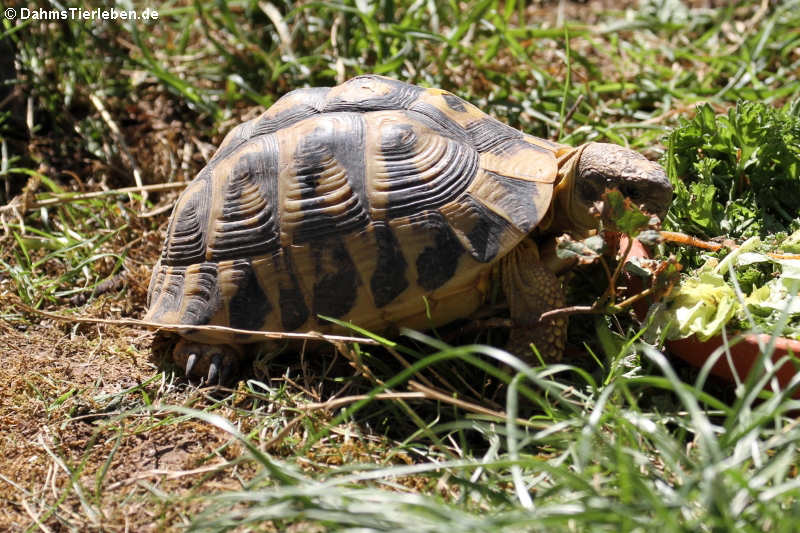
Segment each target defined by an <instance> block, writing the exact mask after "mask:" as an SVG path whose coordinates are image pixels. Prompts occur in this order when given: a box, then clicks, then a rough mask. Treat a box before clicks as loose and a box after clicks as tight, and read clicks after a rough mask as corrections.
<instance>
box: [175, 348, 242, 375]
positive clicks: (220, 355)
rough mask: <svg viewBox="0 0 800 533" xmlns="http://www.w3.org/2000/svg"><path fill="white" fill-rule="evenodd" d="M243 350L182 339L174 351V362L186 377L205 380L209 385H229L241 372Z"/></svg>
mask: <svg viewBox="0 0 800 533" xmlns="http://www.w3.org/2000/svg"><path fill="white" fill-rule="evenodd" d="M242 357H243V350H242V348H241V346H239V345H233V344H204V343H199V342H192V341H190V340H187V339H183V338H182V339H181V340H180V341H178V344H176V345H175V348H174V349H173V351H172V360H173V361H174V362H175V364H176V365H178V366H179V367H181V368H183V369H184V371H185V372H186V377H188V378H190V379H191V378H192V377H199V378H205V382H206V384H208V385H217V384H219V385H223V384H226V383H229V382H230V381H231V378H232V377H233V376H234V375H236V373H237V371H238V370H239V361H240V360H241V359H242Z"/></svg>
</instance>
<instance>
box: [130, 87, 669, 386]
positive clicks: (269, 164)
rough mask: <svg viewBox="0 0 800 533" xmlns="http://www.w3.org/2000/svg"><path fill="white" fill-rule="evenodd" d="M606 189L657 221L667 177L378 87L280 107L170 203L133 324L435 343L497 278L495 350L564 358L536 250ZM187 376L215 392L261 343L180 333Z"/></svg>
mask: <svg viewBox="0 0 800 533" xmlns="http://www.w3.org/2000/svg"><path fill="white" fill-rule="evenodd" d="M607 187H616V188H618V189H619V190H620V191H621V192H622V193H623V194H624V195H626V196H627V197H629V198H631V199H632V200H633V201H634V202H636V203H637V204H639V205H642V206H643V207H644V208H645V209H646V210H647V211H648V212H650V213H653V214H656V215H659V216H662V217H663V215H664V214H665V212H666V210H667V208H668V206H669V202H670V200H671V197H672V188H671V185H670V183H669V180H668V179H667V177H666V175H665V173H664V170H663V169H662V168H661V167H660V166H659V165H658V164H656V163H653V162H651V161H649V160H648V159H646V158H645V157H644V156H642V155H641V154H638V153H636V152H634V151H632V150H629V149H627V148H623V147H621V146H617V145H613V144H606V143H595V142H592V143H588V144H584V145H582V146H579V147H577V148H575V147H572V146H566V145H563V144H558V143H554V142H550V141H547V140H544V139H540V138H537V137H534V136H531V135H526V134H524V133H521V132H520V131H518V130H516V129H514V128H512V127H510V126H507V125H505V124H503V123H501V122H499V121H498V120H496V119H494V118H492V117H490V116H488V115H486V114H484V113H483V112H481V111H480V110H479V109H478V108H477V107H475V106H474V105H472V104H470V103H468V102H466V101H464V100H462V99H461V98H459V97H457V96H455V95H453V94H452V93H450V92H447V91H444V90H440V89H428V88H423V87H418V86H415V85H410V84H407V83H404V82H401V81H397V80H393V79H390V78H385V77H381V76H375V75H365V76H358V77H355V78H353V79H351V80H349V81H347V82H345V83H343V84H341V85H339V86H336V87H332V88H328V87H319V88H305V89H298V90H295V91H292V92H290V93H287V94H286V95H284V96H283V97H281V98H280V99H279V100H277V101H276V102H275V103H274V104H273V105H272V106H271V107H270V108H269V109H267V111H266V112H264V113H263V114H262V115H261V116H259V117H258V118H255V119H253V120H250V121H248V122H245V123H242V124H240V125H238V126H236V127H235V128H234V129H233V130H232V131H230V132H229V133H228V134H227V136H226V137H225V139H224V140H223V142H222V144H221V145H220V146H219V148H218V150H217V151H216V153H215V154H214V156H213V157H212V158H211V159H210V161H209V162H208V164H207V165H206V167H205V168H203V169H202V170H201V171H200V172H199V173H198V175H197V176H196V178H195V179H194V180H193V181H192V182H191V183H190V184H189V186H188V187H187V188H186V189H185V190H184V192H183V193H182V194H181V196H180V197H179V199H178V201H177V203H176V206H175V208H174V211H173V214H172V217H171V219H170V222H169V225H168V228H167V236H166V241H165V244H164V247H163V251H162V253H161V256H160V259H159V260H158V262H157V264H156V265H155V267H154V270H153V275H152V278H151V281H150V286H149V289H148V307H149V309H148V312H147V315H146V317H145V319H146V320H150V321H152V322H157V323H159V324H164V325H166V326H170V325H178V324H180V325H189V326H192V325H204V324H208V325H223V326H229V327H231V328H237V329H240V330H256V331H298V332H303V331H317V332H323V333H324V332H332V331H335V330H336V328H337V326H335V325H332V324H331V322H329V321H328V320H326V319H325V318H324V317H333V318H335V319H338V320H339V321H344V322H350V323H353V324H356V325H358V326H360V327H362V328H366V329H368V330H371V331H384V332H385V331H387V330H388V331H391V330H392V329H393V328H396V327H398V326H405V327H409V328H415V329H430V328H432V327H436V326H440V325H443V324H447V323H449V322H452V321H454V320H456V319H459V318H465V317H469V316H470V315H471V314H472V313H473V312H475V311H476V310H477V309H478V308H479V307H480V306H481V305H482V303H484V302H485V301H486V299H487V294H488V292H489V288H490V276H491V275H492V272H497V273H499V276H500V278H501V282H502V289H503V293H504V295H505V298H506V300H507V303H508V307H509V313H510V317H511V321H512V327H511V331H510V338H509V341H508V349H509V350H510V351H512V352H514V353H517V354H523V355H526V354H527V357H528V358H530V357H531V356H532V355H533V352H532V351H531V348H530V345H531V343H533V344H534V345H535V346H536V347H537V349H538V350H539V352H540V353H541V354H542V355H543V356H544V357H545V358H546V359H547V360H550V361H553V360H558V358H559V357H560V354H561V353H562V351H563V349H564V344H565V337H566V326H567V323H566V319H565V318H563V317H562V318H553V319H549V320H548V319H546V320H543V321H541V322H540V321H539V316H540V315H541V313H543V312H544V311H546V310H548V309H552V308H554V307H558V306H562V305H563V303H564V296H563V290H562V287H561V284H560V282H559V279H558V277H557V275H556V274H557V272H553V269H552V268H548V264H547V262H545V261H543V260H542V258H541V257H540V255H539V252H538V246H537V243H539V242H542V239H545V238H546V237H547V236H548V235H555V234H560V233H564V232H572V233H573V234H584V235H586V234H588V232H590V231H591V230H592V229H594V228H596V225H597V219H596V218H595V217H594V216H592V215H591V214H590V208H591V207H592V206H593V204H594V203H595V202H596V201H598V200H599V198H600V196H601V194H602V193H603V192H604V190H605V189H606V188H607ZM180 335H181V337H182V339H181V340H180V341H179V342H178V344H177V345H176V346H175V349H174V351H173V359H174V360H175V362H176V363H177V364H178V365H179V366H181V367H183V368H184V369H185V371H186V374H187V376H190V377H191V376H192V375H197V376H206V377H207V380H208V381H209V382H216V381H218V380H221V381H225V380H227V379H228V378H229V377H230V375H231V373H232V372H233V371H234V370H235V368H236V367H237V365H238V363H239V360H240V359H241V358H242V357H243V356H244V352H245V351H246V350H245V349H244V345H246V344H248V343H252V342H257V341H260V340H261V339H260V338H253V337H252V336H248V335H247V334H242V333H228V332H224V333H223V332H220V331H214V332H209V331H202V330H193V329H191V328H187V329H183V330H181V332H180Z"/></svg>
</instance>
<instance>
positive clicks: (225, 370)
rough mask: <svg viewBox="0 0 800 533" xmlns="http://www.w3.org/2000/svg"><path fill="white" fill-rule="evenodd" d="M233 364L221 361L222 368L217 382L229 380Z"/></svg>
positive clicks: (222, 382)
mask: <svg viewBox="0 0 800 533" xmlns="http://www.w3.org/2000/svg"><path fill="white" fill-rule="evenodd" d="M233 370H234V368H233V365H232V364H231V363H223V364H222V369H221V370H220V374H219V384H220V385H224V384H226V383H230V382H231V378H232V377H233Z"/></svg>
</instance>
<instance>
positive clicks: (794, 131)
mask: <svg viewBox="0 0 800 533" xmlns="http://www.w3.org/2000/svg"><path fill="white" fill-rule="evenodd" d="M668 143H669V152H668V154H667V157H666V168H667V173H668V175H669V177H670V179H671V180H672V183H673V185H674V187H675V199H674V202H673V206H672V209H671V210H670V213H669V216H668V217H667V221H666V222H667V223H666V225H665V227H666V228H667V229H678V230H683V231H686V232H688V233H692V234H697V235H701V236H703V237H716V236H720V235H725V236H728V237H732V238H740V237H750V236H753V235H759V236H761V237H764V236H766V235H767V234H770V233H777V232H784V233H791V232H792V231H794V230H796V229H798V228H800V100H795V101H794V102H793V103H791V104H788V105H786V106H784V108H782V109H775V108H773V107H771V106H769V105H767V104H764V103H762V102H746V101H743V102H739V103H738V104H737V105H736V106H735V107H733V108H731V109H730V110H729V111H728V113H727V115H717V114H716V113H714V110H713V109H712V107H711V106H710V105H708V104H705V105H703V106H701V107H699V108H698V110H697V114H696V115H695V117H694V118H693V119H691V120H682V121H681V123H680V125H679V126H678V127H677V128H676V129H675V130H674V131H673V132H672V134H671V135H670V137H669V141H668Z"/></svg>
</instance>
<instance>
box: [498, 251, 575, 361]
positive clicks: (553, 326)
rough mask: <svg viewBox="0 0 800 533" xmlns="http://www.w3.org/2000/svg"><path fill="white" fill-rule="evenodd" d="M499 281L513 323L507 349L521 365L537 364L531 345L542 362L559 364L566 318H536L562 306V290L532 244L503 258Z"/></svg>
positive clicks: (565, 336)
mask: <svg viewBox="0 0 800 533" xmlns="http://www.w3.org/2000/svg"><path fill="white" fill-rule="evenodd" d="M501 277H502V280H503V292H504V293H505V297H506V301H507V302H508V306H509V311H510V313H511V321H512V323H513V325H512V328H511V334H510V336H509V338H508V345H507V346H506V349H507V350H508V351H509V352H510V353H512V354H514V355H516V356H517V357H520V358H521V359H523V360H524V361H527V362H531V363H538V361H537V360H536V357H535V356H534V353H533V351H532V350H531V344H533V345H534V346H535V347H536V349H537V350H538V352H539V354H540V355H541V356H542V358H543V359H544V361H545V362H547V363H553V362H557V361H559V360H560V359H561V356H562V354H563V353H564V346H565V344H566V339H567V318H566V317H564V316H560V317H554V318H548V319H545V320H543V321H540V320H539V317H540V316H541V315H542V313H544V312H546V311H549V310H551V309H557V308H559V307H563V306H564V301H565V298H564V289H563V288H562V286H561V282H560V281H559V280H558V278H557V277H556V275H555V274H554V273H553V272H552V271H550V270H548V269H547V267H546V266H545V265H544V263H542V262H541V260H540V259H539V251H538V249H537V248H536V245H535V244H534V243H533V242H532V241H531V240H529V239H526V240H524V241H523V242H522V243H520V244H519V245H518V246H517V247H516V248H515V249H514V250H512V251H511V252H510V253H509V254H508V255H507V256H506V257H504V258H503V262H502V265H501Z"/></svg>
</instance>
